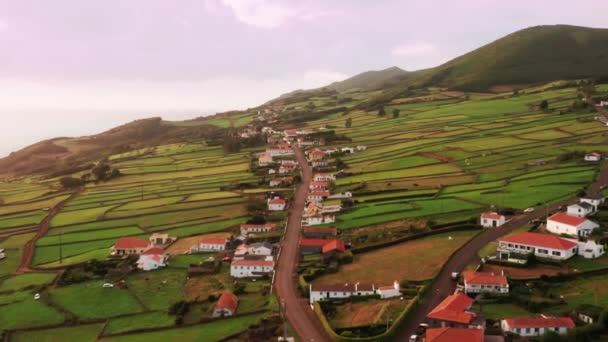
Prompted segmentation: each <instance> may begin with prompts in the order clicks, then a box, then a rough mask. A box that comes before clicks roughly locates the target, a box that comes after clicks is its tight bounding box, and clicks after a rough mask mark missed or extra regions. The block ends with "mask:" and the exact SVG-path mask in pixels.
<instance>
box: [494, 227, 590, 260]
mask: <svg viewBox="0 0 608 342" xmlns="http://www.w3.org/2000/svg"><path fill="white" fill-rule="evenodd" d="M497 252H498V257H499V258H500V259H502V260H505V259H509V258H511V254H518V255H526V254H530V253H533V254H534V255H535V256H537V257H540V258H546V259H554V260H567V259H570V258H571V257H573V256H575V255H576V254H578V244H576V243H574V242H572V241H570V240H567V239H562V238H560V237H557V236H555V235H550V234H540V233H530V232H522V233H517V234H513V235H509V236H505V237H502V238H500V239H499V240H498V249H497Z"/></svg>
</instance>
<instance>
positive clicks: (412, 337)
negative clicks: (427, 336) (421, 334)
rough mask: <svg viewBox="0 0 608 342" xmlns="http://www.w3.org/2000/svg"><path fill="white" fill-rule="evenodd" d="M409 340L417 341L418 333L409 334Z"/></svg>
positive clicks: (411, 341)
mask: <svg viewBox="0 0 608 342" xmlns="http://www.w3.org/2000/svg"><path fill="white" fill-rule="evenodd" d="M409 342H418V335H412V336H410V341H409Z"/></svg>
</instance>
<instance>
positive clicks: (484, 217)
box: [479, 212, 507, 228]
mask: <svg viewBox="0 0 608 342" xmlns="http://www.w3.org/2000/svg"><path fill="white" fill-rule="evenodd" d="M506 221H507V219H506V218H505V217H504V216H503V215H500V214H498V213H494V212H492V213H483V214H481V217H480V219H479V224H480V225H481V226H482V227H486V228H496V227H500V226H502V225H503V224H505V222H506Z"/></svg>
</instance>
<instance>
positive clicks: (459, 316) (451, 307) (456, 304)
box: [427, 293, 475, 323]
mask: <svg viewBox="0 0 608 342" xmlns="http://www.w3.org/2000/svg"><path fill="white" fill-rule="evenodd" d="M472 304H473V299H471V298H470V297H469V296H467V295H465V294H463V293H457V294H453V295H449V296H447V297H446V298H445V299H444V300H443V301H442V302H441V303H439V305H437V306H436V307H435V308H434V309H433V310H431V312H429V313H428V315H427V317H429V318H432V319H436V320H440V321H449V322H457V323H471V322H472V321H473V320H474V319H475V314H474V313H472V312H469V311H467V310H468V309H469V308H470V307H471V305H472Z"/></svg>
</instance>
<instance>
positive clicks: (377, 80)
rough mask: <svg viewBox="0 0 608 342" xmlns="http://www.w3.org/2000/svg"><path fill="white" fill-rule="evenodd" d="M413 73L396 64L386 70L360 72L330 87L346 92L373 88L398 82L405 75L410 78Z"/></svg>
mask: <svg viewBox="0 0 608 342" xmlns="http://www.w3.org/2000/svg"><path fill="white" fill-rule="evenodd" d="M412 74H413V73H411V72H409V71H405V70H402V69H400V68H398V67H396V66H394V67H390V68H387V69H384V70H372V71H366V72H363V73H360V74H358V75H355V76H353V77H351V78H347V79H345V80H344V81H339V82H334V83H332V84H330V85H329V86H328V88H330V89H333V90H337V91H339V92H345V91H349V90H372V89H377V88H381V87H383V86H386V85H390V84H391V83H393V84H394V83H396V82H397V81H398V80H400V79H403V78H404V77H406V78H409V77H408V76H411V75H412Z"/></svg>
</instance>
